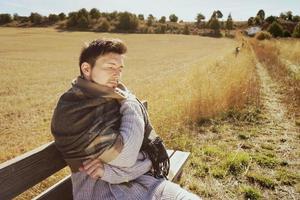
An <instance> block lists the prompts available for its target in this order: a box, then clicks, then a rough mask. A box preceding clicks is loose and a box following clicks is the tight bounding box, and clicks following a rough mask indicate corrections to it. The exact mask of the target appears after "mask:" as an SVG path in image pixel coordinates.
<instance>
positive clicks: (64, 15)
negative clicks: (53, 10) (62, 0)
mask: <svg viewBox="0 0 300 200" xmlns="http://www.w3.org/2000/svg"><path fill="white" fill-rule="evenodd" d="M58 17H59V20H61V21H62V20H65V19H66V14H65V13H63V12H61V13H59V14H58Z"/></svg>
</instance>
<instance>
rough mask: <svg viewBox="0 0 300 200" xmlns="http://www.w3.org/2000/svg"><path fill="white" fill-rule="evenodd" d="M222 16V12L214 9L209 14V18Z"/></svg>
mask: <svg viewBox="0 0 300 200" xmlns="http://www.w3.org/2000/svg"><path fill="white" fill-rule="evenodd" d="M215 17H216V18H219V19H220V18H222V17H223V13H222V12H221V11H220V10H215V11H214V12H213V14H212V16H211V18H215Z"/></svg>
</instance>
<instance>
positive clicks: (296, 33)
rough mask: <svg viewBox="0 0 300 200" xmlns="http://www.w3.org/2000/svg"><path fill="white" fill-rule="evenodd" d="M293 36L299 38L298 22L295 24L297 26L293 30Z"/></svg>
mask: <svg viewBox="0 0 300 200" xmlns="http://www.w3.org/2000/svg"><path fill="white" fill-rule="evenodd" d="M293 37H295V38H300V22H299V23H298V24H297V26H296V27H295V28H294V31H293Z"/></svg>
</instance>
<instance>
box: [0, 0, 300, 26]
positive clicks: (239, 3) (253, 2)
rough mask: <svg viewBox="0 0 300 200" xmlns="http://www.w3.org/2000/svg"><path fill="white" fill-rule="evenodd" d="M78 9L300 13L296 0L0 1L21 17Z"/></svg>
mask: <svg viewBox="0 0 300 200" xmlns="http://www.w3.org/2000/svg"><path fill="white" fill-rule="evenodd" d="M80 8H86V9H88V10H90V9H91V8H97V9H99V10H100V12H101V11H103V12H112V11H115V10H116V11H129V12H133V13H136V14H140V13H141V14H144V15H145V16H147V15H148V14H153V15H154V16H155V17H157V18H160V17H161V16H167V17H168V16H169V15H170V14H172V13H175V14H176V15H177V16H178V17H179V19H182V20H184V21H194V19H195V16H196V15H197V13H202V14H204V15H205V16H206V18H209V17H210V16H211V13H212V12H213V11H214V10H221V11H222V13H223V15H224V17H225V18H226V17H227V15H228V14H229V13H231V14H232V17H233V19H234V20H247V19H248V18H249V17H251V16H254V15H256V13H257V11H258V10H259V9H264V10H265V12H266V15H267V16H269V15H279V14H280V12H285V11H288V10H291V11H292V12H293V14H294V15H295V14H297V15H300V0H286V1H283V0H231V1H221V0H202V1H201V0H198V1H197V0H173V1H164V0H160V1H159V0H152V1H150V0H148V1H146V0H128V1H125V0H84V1H82V0H81V1H80V0H0V13H10V14H14V13H18V14H19V15H25V16H28V15H30V12H38V13H40V14H43V15H48V14H49V13H56V14H58V13H60V12H64V13H66V14H67V13H68V12H70V11H76V10H78V9H80Z"/></svg>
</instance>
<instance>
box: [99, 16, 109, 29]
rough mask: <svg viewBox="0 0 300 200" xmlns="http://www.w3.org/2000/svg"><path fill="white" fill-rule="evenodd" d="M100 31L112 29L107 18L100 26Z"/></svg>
mask: <svg viewBox="0 0 300 200" xmlns="http://www.w3.org/2000/svg"><path fill="white" fill-rule="evenodd" d="M98 31H101V32H109V31H110V23H109V21H107V19H106V18H104V19H103V20H102V21H101V23H100V25H99V27H98Z"/></svg>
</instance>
